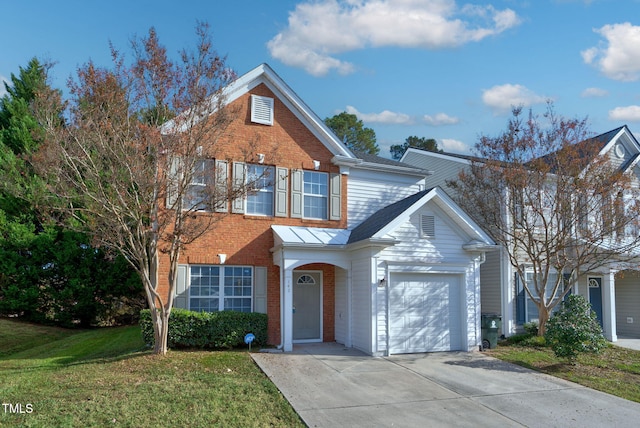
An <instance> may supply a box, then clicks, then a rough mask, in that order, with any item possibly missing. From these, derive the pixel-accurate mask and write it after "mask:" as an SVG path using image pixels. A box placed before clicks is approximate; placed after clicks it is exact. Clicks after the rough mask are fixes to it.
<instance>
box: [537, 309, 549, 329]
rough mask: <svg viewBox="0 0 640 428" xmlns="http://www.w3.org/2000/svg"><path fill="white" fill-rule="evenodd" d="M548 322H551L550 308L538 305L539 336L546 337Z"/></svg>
mask: <svg viewBox="0 0 640 428" xmlns="http://www.w3.org/2000/svg"><path fill="white" fill-rule="evenodd" d="M547 321H549V308H547V307H546V306H544V305H538V336H544V333H545V331H547Z"/></svg>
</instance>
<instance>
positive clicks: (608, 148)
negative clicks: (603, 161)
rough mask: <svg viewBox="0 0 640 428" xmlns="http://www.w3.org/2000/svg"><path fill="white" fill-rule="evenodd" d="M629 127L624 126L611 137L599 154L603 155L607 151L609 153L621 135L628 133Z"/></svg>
mask: <svg viewBox="0 0 640 428" xmlns="http://www.w3.org/2000/svg"><path fill="white" fill-rule="evenodd" d="M626 130H627V127H626V126H623V127H622V128H621V129H620V131H618V133H617V134H616V135H615V136H614V137H613V138H612V139H611V140H609V142H608V143H607V144H605V145H604V147H603V148H602V149H601V150H600V153H598V155H600V156H602V155H604V154H605V153H607V152H608V151H609V150H611V148H612V147H613V146H614V145H615V144H616V142H617V141H618V140H619V139H620V137H621V136H622V135H623V134H626V133H627V131H626Z"/></svg>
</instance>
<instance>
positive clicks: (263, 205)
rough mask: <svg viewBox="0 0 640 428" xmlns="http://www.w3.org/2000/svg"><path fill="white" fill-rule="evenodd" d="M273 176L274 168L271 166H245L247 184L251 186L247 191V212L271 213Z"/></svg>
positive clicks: (254, 213)
mask: <svg viewBox="0 0 640 428" xmlns="http://www.w3.org/2000/svg"><path fill="white" fill-rule="evenodd" d="M274 177H275V168H274V167H272V166H263V165H248V166H247V184H248V185H249V187H250V188H251V189H250V191H249V192H248V193H247V208H246V213H247V214H252V215H264V216H272V215H273V181H274Z"/></svg>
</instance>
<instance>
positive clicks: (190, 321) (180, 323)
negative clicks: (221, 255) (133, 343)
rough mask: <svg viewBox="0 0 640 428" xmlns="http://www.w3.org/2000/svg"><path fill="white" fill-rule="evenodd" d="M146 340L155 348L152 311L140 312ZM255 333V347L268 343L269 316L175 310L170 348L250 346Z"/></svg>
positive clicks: (170, 335)
mask: <svg viewBox="0 0 640 428" xmlns="http://www.w3.org/2000/svg"><path fill="white" fill-rule="evenodd" d="M140 327H141V330H142V338H143V339H144V342H145V343H146V344H147V345H153V340H154V339H153V323H152V321H151V311H150V310H149V309H144V310H142V311H141V312H140ZM247 333H253V335H254V336H255V340H254V341H253V344H254V345H256V344H257V345H264V344H266V343H267V315H266V314H260V313H256V312H252V313H246V312H237V311H223V312H194V311H188V310H186V309H173V310H172V311H171V316H170V317H169V339H168V346H169V348H211V349H230V348H234V347H238V346H246V345H245V343H244V337H245V335H246V334H247Z"/></svg>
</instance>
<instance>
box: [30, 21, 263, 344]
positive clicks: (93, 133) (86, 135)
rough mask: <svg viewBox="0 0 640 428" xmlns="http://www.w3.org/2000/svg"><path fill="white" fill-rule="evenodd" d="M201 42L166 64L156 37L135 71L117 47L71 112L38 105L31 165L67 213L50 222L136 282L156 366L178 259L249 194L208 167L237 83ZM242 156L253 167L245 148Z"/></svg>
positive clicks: (82, 73)
mask: <svg viewBox="0 0 640 428" xmlns="http://www.w3.org/2000/svg"><path fill="white" fill-rule="evenodd" d="M196 33H197V36H198V42H197V47H196V50H195V51H193V52H188V51H183V52H181V55H180V59H179V60H178V61H177V62H173V61H171V60H170V59H169V57H168V56H167V53H166V50H165V48H164V47H162V46H161V45H160V43H159V41H158V37H157V35H156V32H155V31H154V29H153V28H152V29H151V30H150V31H149V34H148V36H147V37H144V38H141V39H138V38H136V39H134V40H133V41H132V47H133V49H132V50H133V61H132V64H131V65H130V66H127V65H125V60H124V59H125V58H124V55H122V54H121V53H120V52H118V51H117V50H116V49H115V48H113V47H112V48H111V51H112V58H113V64H114V65H113V68H112V69H106V68H99V67H96V66H95V65H94V64H93V63H91V62H90V63H88V64H86V65H85V66H83V67H81V68H80V69H79V70H78V75H77V80H76V81H70V83H69V90H70V99H69V100H68V101H66V102H65V103H64V104H62V102H61V101H60V99H59V97H58V93H57V92H49V93H43V94H40V98H39V102H38V103H37V105H36V111H37V116H38V117H39V120H40V121H41V123H42V124H43V125H44V127H45V130H46V143H45V144H44V145H43V147H42V149H41V150H40V151H39V152H38V153H37V155H36V156H37V160H36V161H35V164H36V165H38V166H39V169H40V174H41V175H42V176H43V177H46V181H47V183H48V184H49V189H50V190H51V192H52V194H53V195H55V197H56V198H55V200H56V201H63V202H64V203H63V204H58V205H57V206H56V208H57V211H58V212H60V211H62V212H63V213H64V214H65V215H66V218H67V219H70V220H67V221H70V222H73V223H74V224H75V225H76V226H78V227H80V228H82V229H83V230H85V231H88V232H89V233H90V234H91V235H92V236H93V238H94V240H95V242H96V244H100V245H103V246H106V247H108V248H112V249H114V250H117V251H119V252H120V253H122V254H123V255H124V256H125V257H126V258H127V260H128V261H129V262H130V263H131V264H132V265H133V266H134V268H135V269H136V270H137V272H138V273H139V274H140V277H141V278H142V281H143V283H144V286H145V290H146V296H147V301H148V305H149V308H150V309H151V313H152V320H153V325H154V335H155V347H154V352H155V353H157V354H163V355H164V354H166V352H167V336H168V322H169V317H170V314H171V309H172V306H173V296H174V294H175V293H174V288H175V285H176V279H177V265H178V260H179V257H180V254H181V251H182V250H183V249H184V248H185V246H186V245H188V244H189V243H191V242H193V241H194V240H195V239H197V238H198V237H200V236H201V235H202V234H203V233H204V232H206V231H207V230H209V229H211V228H212V227H213V225H214V224H215V222H216V221H218V220H219V219H220V218H221V216H223V215H224V213H223V212H224V211H225V210H224V207H225V206H227V204H228V201H230V200H233V199H234V198H237V197H239V196H241V195H242V194H244V193H246V192H247V191H249V190H250V189H251V186H252V184H251V183H247V182H242V183H231V182H230V180H227V175H228V172H227V170H226V163H224V162H222V163H219V162H216V161H214V159H225V157H224V153H219V150H217V147H218V145H217V144H216V143H217V142H218V141H219V140H220V139H221V137H224V135H225V132H227V130H228V127H229V125H230V124H231V123H232V121H233V120H234V118H236V117H237V116H238V114H237V113H238V112H237V111H234V109H232V108H231V107H230V106H228V105H227V104H226V102H225V101H226V100H225V96H224V88H225V87H226V86H227V85H228V84H229V83H230V82H231V81H232V80H233V79H234V78H235V75H234V73H233V72H231V71H230V70H229V69H228V68H227V67H226V65H225V59H224V58H222V57H220V56H218V55H217V53H216V52H215V51H214V50H213V48H212V45H211V40H210V37H209V31H208V25H207V24H203V23H199V24H198V26H197V30H196ZM61 109H62V111H64V112H65V120H64V121H60V120H57V118H58V117H59V115H58V114H57V113H58V112H60V111H61ZM176 112H177V113H176ZM245 152H246V157H247V159H249V158H251V156H252V154H251V153H252V151H251V147H250V144H247V147H246V150H245ZM256 179H257V178H256ZM160 253H166V254H167V255H168V259H169V266H168V273H167V275H168V284H169V290H168V293H167V294H166V295H165V294H164V292H162V293H161V292H160V291H159V289H158V284H159V279H158V277H159V270H158V267H159V265H158V263H159V255H160ZM166 270H167V267H165V266H163V270H162V272H163V274H164V272H165V271H166Z"/></svg>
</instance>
